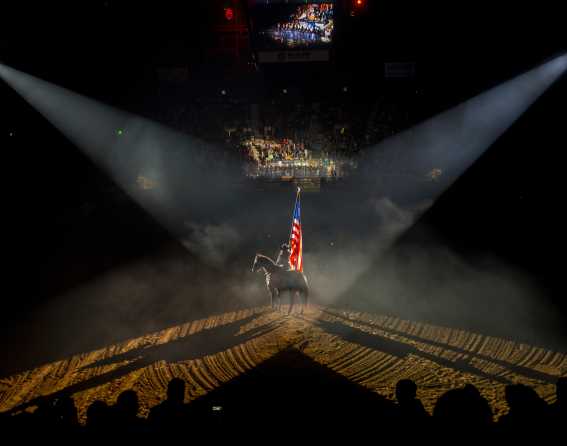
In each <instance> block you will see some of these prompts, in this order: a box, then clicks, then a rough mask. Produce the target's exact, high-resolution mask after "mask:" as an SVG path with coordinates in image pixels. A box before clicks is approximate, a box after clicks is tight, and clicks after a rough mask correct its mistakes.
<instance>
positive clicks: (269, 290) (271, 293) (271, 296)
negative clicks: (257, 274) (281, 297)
mask: <svg viewBox="0 0 567 446" xmlns="http://www.w3.org/2000/svg"><path fill="white" fill-rule="evenodd" d="M266 288H267V289H268V294H269V295H270V304H271V306H272V309H273V308H274V292H273V291H272V289H271V288H270V287H269V286H267V287H266Z"/></svg>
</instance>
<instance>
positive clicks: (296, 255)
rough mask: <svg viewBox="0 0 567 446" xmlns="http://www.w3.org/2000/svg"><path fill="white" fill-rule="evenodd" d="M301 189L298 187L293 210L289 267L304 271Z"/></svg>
mask: <svg viewBox="0 0 567 446" xmlns="http://www.w3.org/2000/svg"><path fill="white" fill-rule="evenodd" d="M299 192H300V189H297V198H296V199H295V209H294V210H293V222H292V223H291V234H290V237H289V246H290V253H289V267H290V269H291V270H293V271H300V272H302V271H303V237H302V234H301V201H300V199H299Z"/></svg>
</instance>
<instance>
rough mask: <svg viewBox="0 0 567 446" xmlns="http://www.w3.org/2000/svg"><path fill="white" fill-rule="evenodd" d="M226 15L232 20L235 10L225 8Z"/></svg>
mask: <svg viewBox="0 0 567 446" xmlns="http://www.w3.org/2000/svg"><path fill="white" fill-rule="evenodd" d="M358 1H362V0H358ZM224 16H225V17H226V19H227V20H232V19H233V18H234V11H233V10H232V8H224Z"/></svg>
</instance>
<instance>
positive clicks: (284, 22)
mask: <svg viewBox="0 0 567 446" xmlns="http://www.w3.org/2000/svg"><path fill="white" fill-rule="evenodd" d="M333 13H334V8H333V3H332V2H330V1H329V0H327V1H319V2H318V1H309V2H305V0H303V1H302V0H289V1H285V0H280V1H274V0H271V1H266V0H256V1H254V0H250V16H251V20H252V27H253V30H254V36H255V41H256V45H257V47H258V49H293V48H325V47H328V46H329V45H330V44H331V41H332V36H333V28H334V17H333Z"/></svg>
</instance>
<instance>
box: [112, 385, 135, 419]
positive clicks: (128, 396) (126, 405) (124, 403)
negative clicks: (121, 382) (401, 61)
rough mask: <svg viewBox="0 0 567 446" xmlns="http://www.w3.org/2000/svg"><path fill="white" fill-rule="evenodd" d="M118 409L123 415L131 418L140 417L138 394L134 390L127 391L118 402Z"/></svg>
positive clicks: (119, 397)
mask: <svg viewBox="0 0 567 446" xmlns="http://www.w3.org/2000/svg"><path fill="white" fill-rule="evenodd" d="M115 407H116V409H118V411H119V412H120V413H121V414H122V415H127V416H130V417H135V416H136V415H138V409H139V405H138V394H137V393H136V392H135V391H133V390H125V391H124V392H122V393H121V394H120V395H118V398H117V400H116V406H115Z"/></svg>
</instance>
